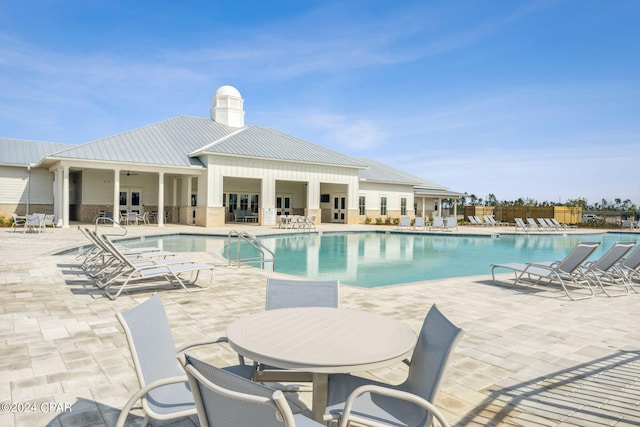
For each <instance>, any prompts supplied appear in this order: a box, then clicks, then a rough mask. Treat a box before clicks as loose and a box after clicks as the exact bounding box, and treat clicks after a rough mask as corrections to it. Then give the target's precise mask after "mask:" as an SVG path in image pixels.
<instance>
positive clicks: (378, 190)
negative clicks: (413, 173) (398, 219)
mask: <svg viewBox="0 0 640 427" xmlns="http://www.w3.org/2000/svg"><path fill="white" fill-rule="evenodd" d="M358 194H359V195H360V196H365V209H367V210H379V209H380V197H386V198H387V211H399V210H400V199H401V198H403V197H405V198H406V199H407V211H408V213H411V211H413V187H412V186H410V185H396V184H381V183H373V182H361V183H360V192H359V193H358Z"/></svg>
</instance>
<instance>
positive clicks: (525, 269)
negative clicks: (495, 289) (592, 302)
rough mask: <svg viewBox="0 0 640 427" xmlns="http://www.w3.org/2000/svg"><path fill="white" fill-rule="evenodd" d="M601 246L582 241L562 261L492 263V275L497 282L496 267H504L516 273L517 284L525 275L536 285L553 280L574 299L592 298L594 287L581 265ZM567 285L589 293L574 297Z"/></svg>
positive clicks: (596, 243) (597, 243)
mask: <svg viewBox="0 0 640 427" xmlns="http://www.w3.org/2000/svg"><path fill="white" fill-rule="evenodd" d="M599 246H600V242H580V243H578V244H577V245H576V247H575V248H573V250H572V251H571V252H570V253H569V254H568V255H567V256H566V257H565V258H564V259H563V260H562V261H554V262H549V263H527V264H523V263H509V264H491V276H492V277H493V281H494V282H495V281H496V276H495V269H496V268H504V269H508V270H513V272H514V273H515V275H516V280H515V284H518V283H520V282H521V281H522V279H523V277H525V276H526V277H527V278H528V279H529V280H531V281H533V284H534V285H536V284H538V283H540V282H541V281H546V282H547V283H549V284H551V283H553V282H558V283H560V286H561V287H562V289H563V290H564V292H565V293H566V294H567V296H568V297H569V299H571V300H572V301H575V300H578V299H586V298H591V297H593V295H594V292H593V288H592V287H591V285H590V284H589V282H590V280H588V279H587V278H586V276H585V275H584V274H582V272H581V270H580V267H581V266H582V264H583V263H584V262H585V261H586V260H587V258H589V256H591V254H592V253H593V252H594V251H595V250H596V249H597V248H598V247H599ZM534 278H535V280H534ZM567 285H570V286H572V287H577V288H579V289H586V290H587V291H588V294H587V295H583V296H578V297H574V296H573V295H571V293H570V292H569V289H568V288H567Z"/></svg>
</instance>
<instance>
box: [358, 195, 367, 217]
mask: <svg viewBox="0 0 640 427" xmlns="http://www.w3.org/2000/svg"><path fill="white" fill-rule="evenodd" d="M364 205H365V198H364V196H360V200H359V203H358V206H359V210H360V212H359V214H360V215H366V213H365V210H364Z"/></svg>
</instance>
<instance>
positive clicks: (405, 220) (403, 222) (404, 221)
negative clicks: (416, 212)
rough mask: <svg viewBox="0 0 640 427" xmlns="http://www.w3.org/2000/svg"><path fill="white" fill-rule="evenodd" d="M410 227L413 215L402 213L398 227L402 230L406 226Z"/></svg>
mask: <svg viewBox="0 0 640 427" xmlns="http://www.w3.org/2000/svg"><path fill="white" fill-rule="evenodd" d="M409 227H411V217H410V216H409V215H402V216H401V217H400V222H399V223H398V229H400V230H402V229H403V228H406V229H407V230H408V229H409Z"/></svg>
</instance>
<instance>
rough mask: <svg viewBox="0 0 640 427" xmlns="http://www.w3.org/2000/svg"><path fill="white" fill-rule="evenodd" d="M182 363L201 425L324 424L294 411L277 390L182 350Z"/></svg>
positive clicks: (285, 426)
mask: <svg viewBox="0 0 640 427" xmlns="http://www.w3.org/2000/svg"><path fill="white" fill-rule="evenodd" d="M178 360H179V361H180V363H181V364H182V366H183V368H184V370H185V372H186V373H187V377H188V379H189V384H190V385H191V391H192V392H193V399H194V401H195V404H196V408H197V413H198V421H199V424H200V425H201V426H202V427H207V426H210V427H216V426H220V427H251V426H255V427H258V426H259V427H325V425H324V424H320V423H317V422H315V421H313V420H311V419H310V418H307V417H305V416H304V415H302V414H295V415H294V414H293V411H292V410H291V407H290V406H289V402H288V401H287V399H286V398H285V396H284V394H283V393H282V391H280V390H274V389H272V388H270V387H267V386H265V385H263V384H259V383H256V382H253V381H251V380H248V379H246V378H243V377H242V376H238V375H235V374H233V373H232V372H228V371H225V370H222V369H219V368H216V367H215V366H213V365H210V364H208V363H205V362H203V361H201V360H199V359H197V358H195V357H193V356H191V355H188V354H185V353H181V354H180V355H179V356H178Z"/></svg>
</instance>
